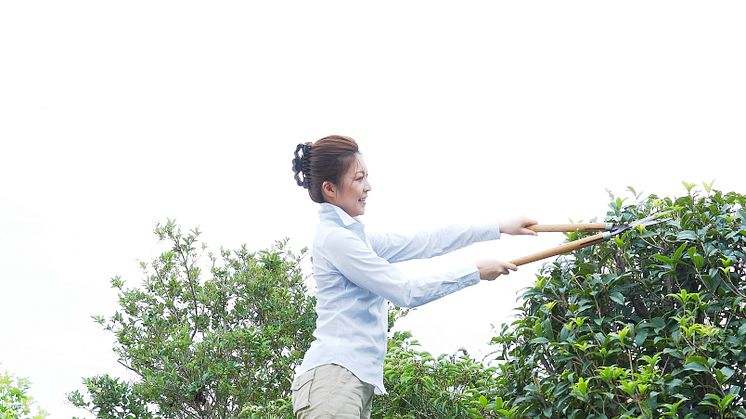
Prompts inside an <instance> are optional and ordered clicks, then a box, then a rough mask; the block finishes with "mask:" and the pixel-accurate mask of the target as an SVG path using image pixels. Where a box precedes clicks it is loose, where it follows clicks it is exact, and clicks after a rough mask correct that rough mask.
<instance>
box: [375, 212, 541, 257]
mask: <svg viewBox="0 0 746 419" xmlns="http://www.w3.org/2000/svg"><path fill="white" fill-rule="evenodd" d="M534 224H536V221H534V220H532V219H529V218H525V217H518V218H513V219H510V220H507V221H505V222H501V223H500V224H483V225H476V226H467V225H451V226H448V227H444V228H440V229H437V230H433V231H423V232H419V233H415V234H412V235H404V234H396V233H388V234H386V233H384V234H381V233H369V234H368V235H367V236H368V240H369V241H370V245H371V247H372V248H373V251H374V252H375V253H376V254H378V255H379V256H380V257H382V258H384V259H386V260H387V261H389V262H402V261H405V260H410V259H424V258H430V257H434V256H440V255H444V254H446V253H449V252H452V251H454V250H458V249H461V248H464V247H466V246H469V245H471V244H474V243H477V242H481V241H487V240H497V239H499V238H500V233H501V232H502V233H505V234H511V235H524V234H525V235H536V232H534V231H533V230H529V229H528V228H526V227H529V226H532V225H534Z"/></svg>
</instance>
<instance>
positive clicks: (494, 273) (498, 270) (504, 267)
mask: <svg viewBox="0 0 746 419" xmlns="http://www.w3.org/2000/svg"><path fill="white" fill-rule="evenodd" d="M477 268H478V269H479V278H480V279H482V280H483V281H492V280H494V279H496V278H497V277H498V276H500V275H507V274H509V273H510V271H517V270H518V267H517V266H516V265H514V264H512V263H510V262H503V261H501V260H495V259H484V260H480V261H479V262H477Z"/></svg>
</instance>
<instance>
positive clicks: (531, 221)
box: [523, 218, 539, 227]
mask: <svg viewBox="0 0 746 419" xmlns="http://www.w3.org/2000/svg"><path fill="white" fill-rule="evenodd" d="M536 224H539V222H538V221H536V220H534V219H532V218H526V219H525V220H524V221H523V226H524V227H531V226H532V225H536Z"/></svg>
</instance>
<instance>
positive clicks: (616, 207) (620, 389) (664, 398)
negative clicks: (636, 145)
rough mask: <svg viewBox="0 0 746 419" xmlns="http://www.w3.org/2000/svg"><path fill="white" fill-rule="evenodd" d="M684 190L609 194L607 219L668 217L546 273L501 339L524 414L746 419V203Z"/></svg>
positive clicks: (511, 394) (512, 394)
mask: <svg viewBox="0 0 746 419" xmlns="http://www.w3.org/2000/svg"><path fill="white" fill-rule="evenodd" d="M685 186H686V188H687V194H686V195H684V196H681V197H678V198H659V197H657V196H655V195H651V196H649V197H647V198H645V199H640V196H639V195H635V198H636V202H635V203H634V204H631V205H624V200H623V199H621V198H614V197H612V202H611V204H610V208H611V210H610V211H609V212H608V214H607V215H608V216H607V220H606V221H608V222H612V223H615V224H629V223H631V222H632V221H634V220H637V219H641V218H643V217H646V216H648V215H651V214H660V215H662V216H664V217H668V218H669V220H668V221H666V222H665V223H663V224H658V225H656V226H651V227H649V228H637V229H632V230H629V231H627V232H625V233H623V234H622V235H621V236H618V237H616V238H614V239H613V240H610V241H607V242H605V243H603V244H599V245H596V246H592V247H588V248H585V249H581V250H579V251H577V252H575V253H574V254H572V255H570V256H568V257H560V258H558V259H557V260H556V261H555V262H553V263H549V264H545V265H544V267H543V269H542V271H541V273H540V275H539V276H538V277H537V281H536V283H535V285H534V286H533V287H531V288H529V289H528V290H527V291H526V292H525V294H524V295H523V297H524V300H523V303H522V306H521V308H520V311H521V312H520V315H519V318H518V319H517V320H516V321H515V322H514V323H513V324H512V325H511V326H510V327H509V326H507V325H504V326H503V328H502V331H501V332H500V333H499V335H498V336H496V337H495V338H494V339H493V342H494V343H495V344H497V345H498V347H499V348H500V349H499V351H498V353H499V354H500V356H499V357H498V360H499V361H501V363H500V365H499V372H500V374H502V376H503V378H504V379H503V380H500V381H499V382H498V385H500V386H503V385H504V387H498V388H497V392H498V393H500V394H501V395H502V397H503V398H504V399H506V400H509V401H510V406H511V407H512V408H515V409H516V410H515V412H517V414H518V415H519V416H521V417H528V416H531V417H542V416H543V417H569V418H591V417H593V418H604V417H686V418H710V417H738V418H744V417H746V296H745V294H746V262H745V261H746V255H745V254H744V249H745V248H746V209H744V204H745V203H746V196H744V195H741V194H738V193H733V192H731V193H723V192H721V191H716V190H715V191H714V190H712V189H711V185H705V190H704V191H701V190H698V189H696V188H695V187H694V185H691V184H685ZM630 190H631V191H632V192H633V194H634V193H635V192H634V190H633V189H631V188H630ZM579 236H580V234H574V233H573V234H568V238H569V239H576V238H577V237H579Z"/></svg>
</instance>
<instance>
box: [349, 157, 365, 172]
mask: <svg viewBox="0 0 746 419" xmlns="http://www.w3.org/2000/svg"><path fill="white" fill-rule="evenodd" d="M350 172H351V173H352V174H357V173H359V172H363V173H367V172H368V168H367V167H366V166H365V161H364V160H363V157H362V156H359V155H358V156H357V157H356V158H355V162H354V163H353V164H352V165H351V166H350Z"/></svg>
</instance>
